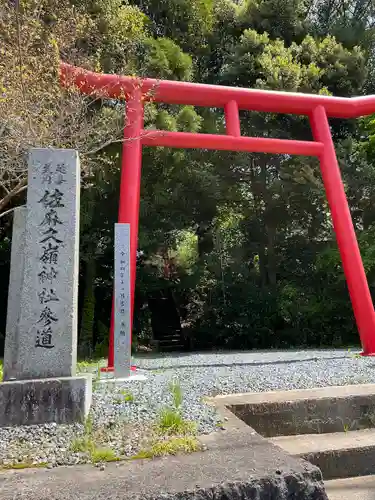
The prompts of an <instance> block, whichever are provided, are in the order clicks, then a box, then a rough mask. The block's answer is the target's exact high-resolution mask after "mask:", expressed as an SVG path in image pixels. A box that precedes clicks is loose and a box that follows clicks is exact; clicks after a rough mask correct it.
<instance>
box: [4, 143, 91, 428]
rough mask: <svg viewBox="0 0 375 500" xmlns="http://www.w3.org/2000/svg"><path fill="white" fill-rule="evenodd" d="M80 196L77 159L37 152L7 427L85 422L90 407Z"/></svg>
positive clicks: (7, 361)
mask: <svg viewBox="0 0 375 500" xmlns="http://www.w3.org/2000/svg"><path fill="white" fill-rule="evenodd" d="M79 192H80V168H79V159H78V154H77V152H76V151H73V150H64V149H32V150H31V152H30V156H29V169H28V191H27V206H26V217H25V212H24V211H23V212H22V214H23V215H21V212H20V211H19V212H18V213H17V212H16V218H15V225H14V230H13V243H12V262H11V281H10V298H9V305H8V320H7V332H6V349H5V358H4V380H5V382H3V383H2V384H0V425H3V426H4V425H14V424H22V423H24V424H28V423H43V422H51V421H54V422H58V423H62V422H72V421H75V420H77V419H79V420H82V419H83V418H84V417H85V416H86V414H87V412H88V409H89V407H90V403H91V380H90V379H89V378H88V377H76V376H75V375H76V361H77V299H78V265H79V255H78V252H79ZM23 210H24V209H23ZM22 217H23V219H22ZM22 220H24V221H25V222H26V227H25V228H24V227H22ZM22 233H23V234H24V236H22ZM23 248H24V250H23ZM22 254H23V259H22V258H21V259H20V263H21V265H19V262H18V260H15V259H16V257H18V255H22ZM17 308H19V309H18V310H17Z"/></svg>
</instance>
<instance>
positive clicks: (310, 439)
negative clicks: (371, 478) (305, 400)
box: [269, 429, 375, 499]
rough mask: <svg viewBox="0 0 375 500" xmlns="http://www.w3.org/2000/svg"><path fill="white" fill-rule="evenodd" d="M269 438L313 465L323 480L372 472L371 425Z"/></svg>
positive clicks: (374, 456) (374, 470)
mask: <svg viewBox="0 0 375 500" xmlns="http://www.w3.org/2000/svg"><path fill="white" fill-rule="evenodd" d="M269 441H271V442H272V443H273V444H276V445H277V446H279V447H280V448H282V449H284V450H285V451H287V452H288V453H290V454H291V455H293V456H296V457H300V458H303V459H305V460H307V461H308V462H310V463H312V464H314V465H317V466H318V467H319V468H320V470H321V471H322V474H323V478H324V480H328V479H337V478H350V477H356V476H367V475H370V474H375V429H363V430H357V431H348V432H334V433H326V434H303V435H294V436H277V437H273V438H269ZM374 499H375V497H374Z"/></svg>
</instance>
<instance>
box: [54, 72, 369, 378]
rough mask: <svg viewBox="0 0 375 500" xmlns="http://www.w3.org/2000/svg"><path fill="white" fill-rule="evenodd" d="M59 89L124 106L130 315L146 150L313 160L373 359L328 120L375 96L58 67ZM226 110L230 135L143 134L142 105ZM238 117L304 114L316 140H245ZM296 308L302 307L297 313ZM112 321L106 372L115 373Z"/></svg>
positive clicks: (363, 108)
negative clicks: (147, 102) (273, 155)
mask: <svg viewBox="0 0 375 500" xmlns="http://www.w3.org/2000/svg"><path fill="white" fill-rule="evenodd" d="M60 70H61V84H62V86H65V87H68V86H69V85H72V84H74V85H76V86H77V87H78V88H79V89H80V91H81V92H82V93H84V94H88V95H95V94H96V95H99V96H103V97H108V98H117V99H125V100H126V101H127V113H126V123H125V128H124V143H123V155H122V170H121V186H120V203H119V222H122V223H128V224H130V231H131V233H130V257H131V263H130V270H131V287H130V289H131V301H132V315H133V306H134V289H135V271H136V252H137V240H138V218H139V200H140V179H141V160H142V146H167V147H177V148H204V149H221V150H232V151H248V152H264V153H282V154H298V155H307V156H316V157H318V158H319V160H320V167H321V173H322V178H323V183H324V187H325V190H326V195H327V200H328V204H329V206H330V209H331V214H332V221H333V226H334V230H335V233H336V238H337V243H338V247H339V250H340V255H341V260H342V264H343V268H344V273H345V277H346V281H347V285H348V290H349V294H350V298H351V302H352V306H353V311H354V315H355V319H356V322H357V326H358V330H359V334H360V338H361V342H362V347H363V354H364V355H375V312H374V307H373V304H372V299H371V295H370V291H369V287H368V283H367V279H366V274H365V271H364V267H363V263H362V259H361V255H360V251H359V247H358V243H357V239H356V235H355V231H354V227H353V223H352V219H351V214H350V210H349V207H348V203H347V199H346V195H345V190H344V186H343V183H342V179H341V174H340V169H339V166H338V163H337V158H336V153H335V149H334V144H333V141H332V136H331V131H330V127H329V123H328V118H330V117H331V118H357V117H360V116H365V115H370V114H372V113H375V96H365V97H354V98H344V97H333V96H326V95H311V94H299V93H292V92H274V91H269V90H258V89H245V88H233V87H224V86H220V85H205V84H200V83H190V82H180V81H166V80H155V79H149V78H146V79H137V78H133V77H127V76H118V75H105V74H100V73H93V72H90V71H86V70H83V69H81V68H76V67H74V66H71V65H69V64H66V63H61V68H60ZM148 99H152V100H153V101H154V102H159V103H166V104H181V105H194V106H206V107H215V108H224V113H225V124H226V134H225V135H217V134H200V133H187V132H168V131H144V130H143V104H144V101H145V100H148ZM239 110H249V111H258V112H272V113H287V114H295V115H305V116H307V117H308V118H309V120H310V125H311V129H312V132H313V137H314V141H297V140H284V139H273V138H258V137H243V136H241V126H240V120H239ZM297 307H298V306H297ZM113 323H114V321H113V314H112V320H111V334H110V349H109V356H108V369H110V370H111V369H113V327H114V324H113Z"/></svg>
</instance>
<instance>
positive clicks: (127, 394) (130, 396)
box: [120, 389, 134, 403]
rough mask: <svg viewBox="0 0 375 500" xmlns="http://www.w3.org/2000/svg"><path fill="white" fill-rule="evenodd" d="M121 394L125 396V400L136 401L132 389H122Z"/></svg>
mask: <svg viewBox="0 0 375 500" xmlns="http://www.w3.org/2000/svg"><path fill="white" fill-rule="evenodd" d="M120 394H121V395H122V396H123V397H124V401H126V402H128V403H132V402H133V401H134V394H132V393H131V392H130V391H127V390H126V389H122V390H121V391H120Z"/></svg>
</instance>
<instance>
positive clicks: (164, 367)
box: [140, 356, 375, 372]
mask: <svg viewBox="0 0 375 500" xmlns="http://www.w3.org/2000/svg"><path fill="white" fill-rule="evenodd" d="M163 359H168V358H163ZM337 359H350V357H349V356H332V357H325V358H316V357H314V358H305V359H287V360H275V361H249V362H247V363H206V364H205V363H201V364H195V363H191V364H183V365H175V364H173V363H171V364H170V365H166V364H163V365H160V366H153V367H152V368H150V367H143V366H140V368H141V369H142V370H147V371H150V372H152V371H155V370H172V369H173V370H182V369H184V368H208V367H210V368H221V367H223V368H230V367H232V366H236V367H238V366H267V365H292V364H298V363H306V362H311V361H315V362H318V361H321V360H337ZM370 366H371V367H375V365H370Z"/></svg>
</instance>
